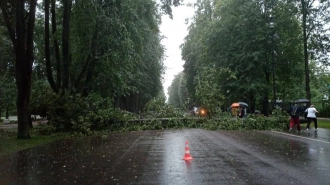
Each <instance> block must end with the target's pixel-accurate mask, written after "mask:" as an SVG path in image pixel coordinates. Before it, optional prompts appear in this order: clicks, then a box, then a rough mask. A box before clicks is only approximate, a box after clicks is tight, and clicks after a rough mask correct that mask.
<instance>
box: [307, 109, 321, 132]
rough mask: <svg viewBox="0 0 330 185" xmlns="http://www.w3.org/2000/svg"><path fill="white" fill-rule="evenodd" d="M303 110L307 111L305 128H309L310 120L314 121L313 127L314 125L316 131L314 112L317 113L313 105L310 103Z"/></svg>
mask: <svg viewBox="0 0 330 185" xmlns="http://www.w3.org/2000/svg"><path fill="white" fill-rule="evenodd" d="M305 112H307V128H306V130H307V131H308V130H309V125H310V124H311V121H313V122H314V127H315V131H317V118H316V113H318V111H317V110H316V108H315V107H314V105H311V106H310V107H309V108H307V109H306V110H305Z"/></svg>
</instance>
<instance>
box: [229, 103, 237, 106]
mask: <svg viewBox="0 0 330 185" xmlns="http://www.w3.org/2000/svg"><path fill="white" fill-rule="evenodd" d="M230 107H239V103H233V104H231V106H230Z"/></svg>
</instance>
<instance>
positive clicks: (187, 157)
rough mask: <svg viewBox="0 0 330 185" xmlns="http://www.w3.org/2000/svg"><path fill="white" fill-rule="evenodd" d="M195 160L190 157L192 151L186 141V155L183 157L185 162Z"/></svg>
mask: <svg viewBox="0 0 330 185" xmlns="http://www.w3.org/2000/svg"><path fill="white" fill-rule="evenodd" d="M192 159H193V158H192V157H191V155H190V150H189V146H188V141H186V147H185V154H184V157H183V160H186V161H187V160H192Z"/></svg>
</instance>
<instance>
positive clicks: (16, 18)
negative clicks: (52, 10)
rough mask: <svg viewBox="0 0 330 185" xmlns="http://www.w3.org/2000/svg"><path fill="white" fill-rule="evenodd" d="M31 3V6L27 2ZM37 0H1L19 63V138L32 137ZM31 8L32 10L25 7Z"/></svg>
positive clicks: (16, 67)
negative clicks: (31, 104)
mask: <svg viewBox="0 0 330 185" xmlns="http://www.w3.org/2000/svg"><path fill="white" fill-rule="evenodd" d="M26 4H29V6H26ZM36 5H37V0H29V1H26V0H16V1H15V2H14V1H8V0H7V1H6V0H1V1H0V8H1V11H2V13H3V16H4V18H5V24H6V27H7V30H8V33H9V35H10V38H11V40H12V42H13V46H14V51H15V57H16V63H15V75H16V86H17V101H16V106H17V118H18V120H17V123H18V132H17V138H18V139H29V138H30V133H29V116H30V115H29V110H28V108H29V103H30V94H31V76H32V63H33V60H34V59H33V33H34V24H35V11H36ZM26 7H28V8H29V10H27V9H26Z"/></svg>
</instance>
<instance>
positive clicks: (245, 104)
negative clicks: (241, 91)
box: [238, 102, 249, 107]
mask: <svg viewBox="0 0 330 185" xmlns="http://www.w3.org/2000/svg"><path fill="white" fill-rule="evenodd" d="M238 104H239V105H240V106H242V107H248V106H249V105H248V104H247V103H245V102H238Z"/></svg>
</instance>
